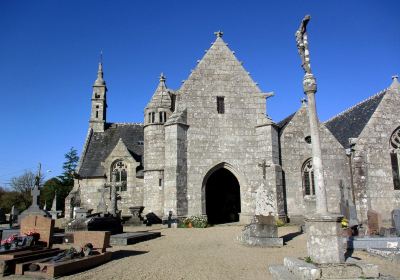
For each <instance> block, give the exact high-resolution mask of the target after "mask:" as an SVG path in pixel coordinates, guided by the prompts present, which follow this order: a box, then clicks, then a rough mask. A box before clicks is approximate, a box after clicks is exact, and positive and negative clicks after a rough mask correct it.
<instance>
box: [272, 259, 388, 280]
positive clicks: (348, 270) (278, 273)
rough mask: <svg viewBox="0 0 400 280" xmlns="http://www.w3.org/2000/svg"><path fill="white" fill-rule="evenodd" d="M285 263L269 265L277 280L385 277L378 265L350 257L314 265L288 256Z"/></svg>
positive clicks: (273, 276)
mask: <svg viewBox="0 0 400 280" xmlns="http://www.w3.org/2000/svg"><path fill="white" fill-rule="evenodd" d="M283 263H284V265H273V266H270V267H269V271H270V273H271V275H272V278H273V279H275V280H286V279H289V280H291V279H297V280H320V279H327V280H328V279H329V280H338V279H341V280H355V279H364V278H365V279H385V278H383V277H380V275H379V271H378V266H376V265H374V264H367V263H363V262H360V261H357V260H355V259H351V258H349V259H348V260H347V262H346V263H341V264H325V265H323V264H322V265H318V266H316V265H314V264H312V263H307V262H305V261H303V260H301V259H298V258H293V257H286V258H284V261H283Z"/></svg>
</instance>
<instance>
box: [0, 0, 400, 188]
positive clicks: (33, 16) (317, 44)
mask: <svg viewBox="0 0 400 280" xmlns="http://www.w3.org/2000/svg"><path fill="white" fill-rule="evenodd" d="M399 11H400V2H399V1H317V0H308V1H299V0H298V1H294V0H293V1H261V0H260V1H232V0H230V1H206V0H202V1H173V0H171V1H103V0H93V1H92V0H85V1H72V0H69V1H54V0H51V1H11V0H3V1H0V36H1V40H0V97H1V99H0V100H1V102H0V117H1V119H2V130H1V132H0V135H1V137H0V186H4V185H6V184H7V183H8V182H9V180H10V178H11V177H13V176H16V175H20V174H21V173H22V172H23V171H24V170H25V169H31V170H35V169H36V166H37V163H38V162H41V163H42V165H43V169H44V170H52V172H51V173H47V178H49V177H51V176H55V175H58V174H60V172H61V166H62V162H63V160H64V153H65V152H67V151H68V150H69V148H70V147H75V148H77V149H78V151H79V152H81V149H82V145H83V141H84V138H85V135H86V132H87V128H88V119H89V114H90V98H91V92H92V88H91V86H92V84H93V82H94V80H95V78H96V71H97V63H98V60H99V52H100V50H103V53H104V72H105V74H104V77H105V80H106V82H107V85H108V89H109V91H108V121H109V122H142V120H143V108H144V107H145V105H146V104H147V102H148V101H149V99H150V97H151V96H152V93H153V91H154V90H155V88H156V86H157V82H158V76H159V74H160V72H164V73H165V75H166V76H167V85H168V86H169V87H170V88H173V89H178V88H179V86H180V84H181V81H182V80H184V79H186V78H187V77H188V75H189V73H190V70H191V69H193V68H194V67H195V66H196V61H197V60H198V59H200V58H201V57H202V56H203V55H204V50H205V49H208V48H209V47H210V44H211V42H213V41H214V38H215V36H214V35H213V33H214V31H217V30H222V31H223V32H224V40H225V41H226V42H227V43H229V47H230V48H231V49H232V50H234V51H235V52H236V56H237V57H238V59H239V60H241V61H243V62H244V67H245V68H246V69H247V71H249V72H250V73H251V76H252V77H253V79H254V80H255V81H256V82H258V83H259V85H260V88H261V89H262V90H263V91H265V92H268V91H274V92H275V96H274V97H272V98H270V99H269V100H268V104H267V107H268V114H269V115H270V116H271V117H272V118H273V120H275V121H280V120H281V119H283V118H284V117H286V116H287V115H289V114H291V113H292V112H294V111H296V110H297V109H298V108H299V107H300V99H301V98H302V97H303V95H304V94H303V92H302V86H301V81H302V77H303V72H302V69H301V67H300V58H299V57H298V54H297V49H296V43H295V39H294V33H295V31H296V29H297V28H298V26H299V23H300V21H301V19H302V18H303V16H304V15H305V14H307V13H309V14H311V16H312V19H311V22H310V25H309V29H308V30H309V40H310V50H311V64H312V68H313V72H314V74H315V76H316V78H317V81H318V93H317V109H318V113H319V117H320V119H321V120H322V121H324V120H327V119H328V118H330V117H332V116H334V115H335V114H337V113H339V112H341V111H343V110H345V109H346V108H348V107H350V106H352V105H354V104H356V103H357V102H359V101H361V100H363V99H365V98H367V97H369V96H371V95H373V94H375V93H376V92H378V91H380V90H382V89H384V88H386V87H388V86H389V85H390V83H391V76H392V75H393V74H398V73H399V72H400V16H399Z"/></svg>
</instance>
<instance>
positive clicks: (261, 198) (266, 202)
mask: <svg viewBox="0 0 400 280" xmlns="http://www.w3.org/2000/svg"><path fill="white" fill-rule="evenodd" d="M272 202H273V196H272V193H271V191H268V190H266V189H265V188H264V186H263V185H261V186H260V187H259V188H258V189H257V191H256V213H255V214H256V215H264V216H268V214H269V213H271V212H272V213H274V212H275V207H274V205H273V203H272Z"/></svg>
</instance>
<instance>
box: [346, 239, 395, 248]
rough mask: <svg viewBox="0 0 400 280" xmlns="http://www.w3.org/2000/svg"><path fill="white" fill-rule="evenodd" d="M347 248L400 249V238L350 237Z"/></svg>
mask: <svg viewBox="0 0 400 280" xmlns="http://www.w3.org/2000/svg"><path fill="white" fill-rule="evenodd" d="M347 248H348V249H354V250H365V249H368V248H374V249H387V248H400V237H349V238H347Z"/></svg>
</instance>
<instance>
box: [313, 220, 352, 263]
mask: <svg viewBox="0 0 400 280" xmlns="http://www.w3.org/2000/svg"><path fill="white" fill-rule="evenodd" d="M342 218H343V216H340V215H332V214H329V215H313V216H310V217H306V219H305V222H306V231H307V251H308V256H309V257H310V258H311V260H312V261H313V262H315V263H319V264H324V263H343V262H344V253H345V248H344V246H343V242H342V237H341V224H340V222H341V220H342Z"/></svg>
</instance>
